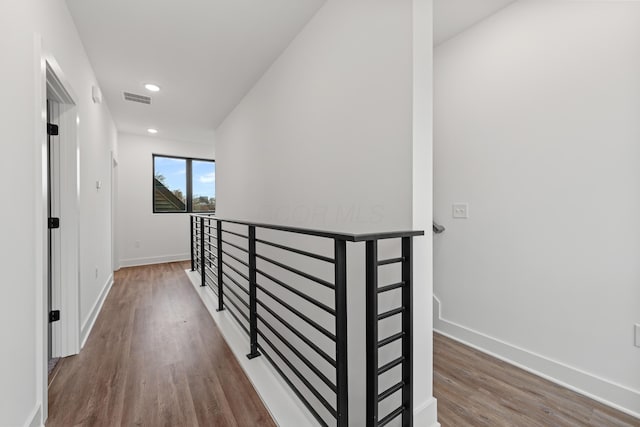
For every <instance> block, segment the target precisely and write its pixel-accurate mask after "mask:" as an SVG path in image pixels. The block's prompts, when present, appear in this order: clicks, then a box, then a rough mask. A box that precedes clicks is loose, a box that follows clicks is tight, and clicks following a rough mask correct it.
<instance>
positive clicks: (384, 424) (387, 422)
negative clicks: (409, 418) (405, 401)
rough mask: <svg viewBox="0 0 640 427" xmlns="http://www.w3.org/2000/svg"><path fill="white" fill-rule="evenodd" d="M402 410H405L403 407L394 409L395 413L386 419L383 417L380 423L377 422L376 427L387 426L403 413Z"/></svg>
mask: <svg viewBox="0 0 640 427" xmlns="http://www.w3.org/2000/svg"><path fill="white" fill-rule="evenodd" d="M404 409H405V408H404V406H401V407H399V408H398V409H396V410H395V411H393V412H392V413H390V414H389V415H387V416H386V417H384V418H383V419H381V420H380V421H378V427H383V426H386V425H387V424H389V423H390V422H391V421H393V420H394V419H395V418H396V417H397V416H398V415H400V414H402V413H403V412H404Z"/></svg>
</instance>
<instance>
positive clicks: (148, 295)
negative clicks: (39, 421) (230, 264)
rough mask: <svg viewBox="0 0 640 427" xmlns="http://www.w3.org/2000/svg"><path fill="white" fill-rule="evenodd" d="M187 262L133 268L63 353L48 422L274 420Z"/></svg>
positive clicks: (52, 389)
mask: <svg viewBox="0 0 640 427" xmlns="http://www.w3.org/2000/svg"><path fill="white" fill-rule="evenodd" d="M187 268H189V263H187V262H178V263H170V264H160V265H152V266H142V267H132V268H124V269H121V270H120V271H118V272H116V273H115V282H114V285H113V288H112V289H111V291H110V293H109V295H108V297H107V299H106V301H105V304H104V307H103V309H102V311H101V312H100V316H99V317H98V319H97V321H96V324H95V326H94V328H93V331H92V333H91V335H90V336H89V339H88V341H87V344H86V346H85V347H84V349H83V350H82V352H81V353H80V354H79V355H78V356H72V357H68V358H65V359H63V360H61V362H60V364H59V365H60V366H59V368H57V370H56V375H55V378H54V379H53V381H52V383H51V385H50V387H49V419H48V422H47V426H50V427H55V426H72V425H91V426H118V425H127V426H129V425H149V426H178V425H181V426H196V425H201V426H213V425H215V426H220V427H223V426H274V425H275V424H274V423H273V421H272V420H271V417H270V415H269V413H268V412H267V410H266V409H265V407H264V405H263V404H262V401H261V400H260V398H259V397H258V395H257V394H256V392H255V391H254V389H253V387H252V385H251V383H250V382H249V380H248V379H247V377H246V376H245V374H244V372H243V371H242V369H241V368H240V366H239V364H238V363H237V361H236V360H235V358H234V356H233V354H232V353H231V350H230V349H229V348H228V346H227V344H226V343H225V342H224V340H223V338H222V336H221V335H220V333H219V331H218V329H217V327H216V325H215V323H214V322H213V320H212V319H211V317H210V315H209V313H208V312H207V310H206V309H205V307H204V306H203V305H202V302H201V301H200V298H199V297H198V295H197V294H196V293H195V292H194V290H193V288H192V285H191V284H190V282H189V279H188V278H187V276H186V275H185V274H184V270H185V269H187Z"/></svg>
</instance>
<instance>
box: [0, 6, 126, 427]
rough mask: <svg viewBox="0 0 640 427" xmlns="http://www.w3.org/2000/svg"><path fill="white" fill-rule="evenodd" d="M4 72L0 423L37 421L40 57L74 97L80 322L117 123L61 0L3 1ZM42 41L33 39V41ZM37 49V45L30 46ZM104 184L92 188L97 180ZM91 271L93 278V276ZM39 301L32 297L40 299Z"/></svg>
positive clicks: (98, 288)
mask: <svg viewBox="0 0 640 427" xmlns="http://www.w3.org/2000/svg"><path fill="white" fill-rule="evenodd" d="M0 28H1V30H0V34H1V35H2V37H0V54H1V55H2V58H3V60H2V63H3V65H2V79H0V93H2V99H3V100H4V101H5V102H3V103H2V106H0V117H1V119H0V131H1V132H2V139H3V141H4V142H3V147H4V152H3V155H2V156H0V179H1V181H2V182H3V193H2V194H3V200H4V203H5V205H4V207H5V209H3V210H2V213H1V214H0V218H1V220H2V223H3V224H4V228H3V236H2V243H1V244H0V268H1V269H2V272H3V273H2V274H3V279H2V286H0V300H1V301H3V302H4V307H3V310H2V311H1V314H0V336H1V337H2V340H3V343H2V349H3V350H2V351H0V425H3V426H22V425H40V424H41V422H42V419H41V417H42V414H43V410H44V408H43V406H42V404H43V400H44V397H45V396H46V388H44V389H43V386H44V381H45V378H44V377H45V375H46V372H44V363H45V362H44V358H45V354H44V352H45V351H46V350H45V349H46V348H43V341H42V340H43V337H42V332H43V331H42V328H43V325H44V315H45V313H43V312H42V305H41V304H43V301H42V298H43V292H44V289H43V283H42V269H43V264H42V263H43V259H42V252H39V251H38V248H40V249H41V248H42V241H41V236H42V235H41V234H40V233H38V232H37V231H36V230H37V229H38V227H40V230H42V227H43V226H44V224H42V223H41V222H42V221H41V219H40V218H39V215H40V213H41V212H42V210H41V209H42V200H43V194H42V181H41V179H39V178H38V177H39V176H40V167H41V159H42V156H41V152H40V147H41V145H40V144H41V139H40V136H41V135H43V123H42V106H41V105H36V104H37V101H36V99H38V97H39V94H40V93H42V92H41V90H42V86H41V84H40V81H41V79H42V74H41V69H40V60H41V57H42V55H48V56H50V57H53V58H55V60H56V61H57V63H58V64H59V65H60V67H61V69H62V71H63V72H64V74H65V78H66V80H67V83H68V84H69V85H70V86H71V89H72V91H73V92H74V94H75V95H76V97H77V102H78V114H79V120H80V124H79V144H80V153H79V156H80V160H79V162H80V189H79V190H80V197H81V206H80V223H81V229H80V233H81V234H80V253H81V258H80V263H81V265H80V273H79V276H80V311H81V313H80V316H81V318H80V322H81V324H82V323H85V320H86V319H88V318H89V316H90V315H91V308H92V307H94V306H95V303H96V302H97V300H98V298H99V295H101V292H102V290H103V289H104V288H105V286H106V285H108V284H109V282H110V280H111V279H110V278H111V273H112V271H111V236H110V185H109V177H110V161H109V157H110V152H111V151H114V152H115V151H116V148H117V147H116V138H117V134H116V131H115V127H114V124H113V122H112V120H111V117H110V114H109V111H108V109H107V107H106V105H104V104H102V105H96V104H93V102H92V101H91V86H92V85H93V84H96V79H95V76H94V74H93V71H92V69H91V65H90V64H89V61H88V59H87V57H86V55H85V52H84V49H83V46H82V43H81V41H80V39H79V37H78V35H77V32H76V30H75V25H74V23H73V21H72V19H71V17H70V15H69V13H68V11H67V8H66V5H65V3H64V1H62V0H46V1H45V0H15V1H14V0H9V1H5V2H3V3H2V6H0ZM37 40H38V41H41V46H42V48H40V47H39V46H40V42H38V43H36V41H37ZM36 46H38V47H36ZM96 180H101V181H102V182H103V183H104V185H103V187H102V189H101V190H100V191H97V190H96V187H95V181H96ZM95 268H97V269H98V273H99V274H98V276H97V277H96V275H95ZM37 301H39V302H37Z"/></svg>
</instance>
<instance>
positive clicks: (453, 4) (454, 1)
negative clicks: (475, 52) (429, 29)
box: [433, 0, 516, 46]
mask: <svg viewBox="0 0 640 427" xmlns="http://www.w3.org/2000/svg"><path fill="white" fill-rule="evenodd" d="M514 1H516V0H435V1H434V4H433V14H434V19H433V21H434V22H433V44H434V46H437V45H439V44H440V43H442V42H445V41H447V40H449V39H450V38H452V37H455V36H457V35H458V34H460V33H462V32H463V31H466V30H467V29H469V28H470V27H472V26H473V25H475V24H477V23H478V22H480V21H482V20H484V19H486V18H488V17H489V16H491V15H493V14H494V13H496V12H497V11H499V10H500V9H503V8H505V7H506V6H508V5H509V4H511V3H513V2H514Z"/></svg>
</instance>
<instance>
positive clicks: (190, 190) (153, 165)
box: [151, 153, 216, 214]
mask: <svg viewBox="0 0 640 427" xmlns="http://www.w3.org/2000/svg"><path fill="white" fill-rule="evenodd" d="M156 157H164V158H169V159H179V160H185V162H186V168H187V170H186V176H187V178H186V179H187V194H186V195H185V198H186V199H187V205H186V208H185V210H184V211H156V191H155V182H154V181H155V178H156ZM194 160H195V161H197V162H211V163H214V164H215V163H216V161H215V159H204V158H199V157H184V156H174V155H169V154H157V153H152V154H151V170H152V173H151V209H152V211H153V213H154V214H192V213H198V214H215V213H216V212H215V211H201V212H200V211H199V212H193V194H192V193H193V188H192V187H193V182H192V181H193V176H192V174H191V172H192V169H191V163H192V162H193V161H194Z"/></svg>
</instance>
